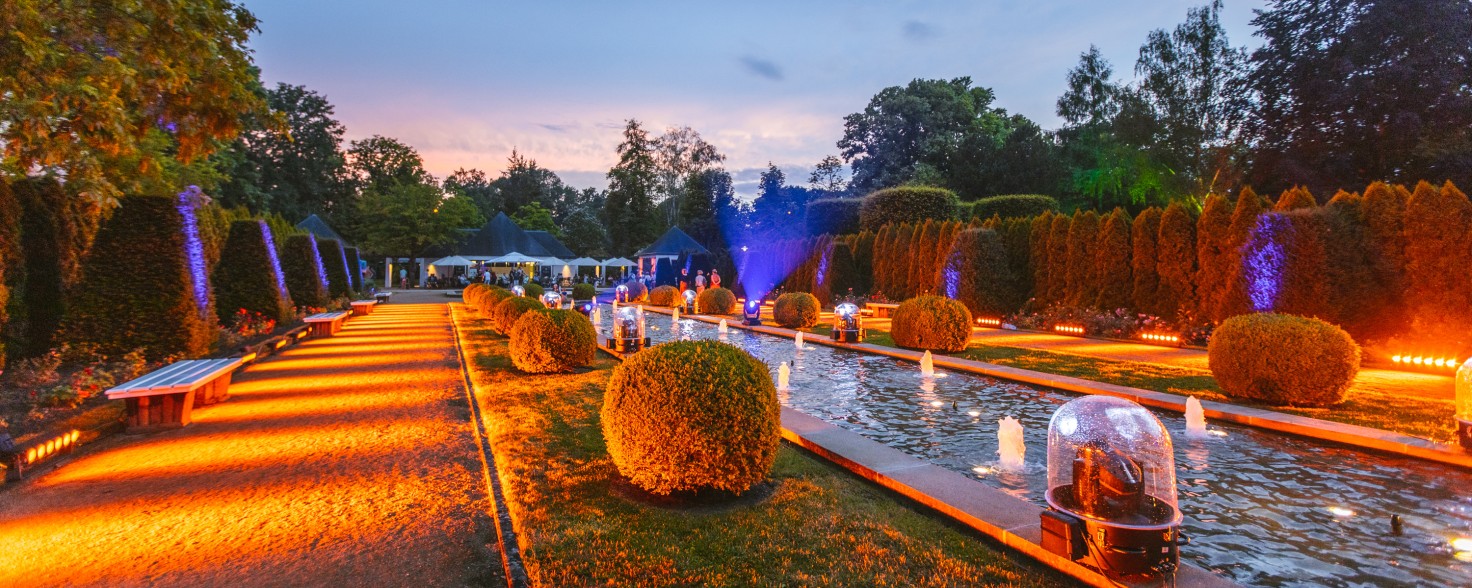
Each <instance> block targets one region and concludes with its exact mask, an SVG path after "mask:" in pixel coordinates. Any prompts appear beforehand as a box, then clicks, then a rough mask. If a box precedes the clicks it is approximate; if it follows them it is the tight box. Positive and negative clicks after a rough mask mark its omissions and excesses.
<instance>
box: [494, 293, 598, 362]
mask: <svg viewBox="0 0 1472 588" xmlns="http://www.w3.org/2000/svg"><path fill="white" fill-rule="evenodd" d="M508 335H510V337H511V343H510V352H511V363H512V364H513V365H515V366H516V369H519V370H521V371H523V372H526V373H529V374H550V373H555V372H570V371H572V369H573V368H576V367H581V366H585V365H588V364H590V363H592V362H593V353H594V352H595V351H596V350H597V346H598V341H597V334H596V333H595V332H594V331H593V323H590V322H588V317H585V316H583V315H581V314H578V313H577V312H576V311H572V310H552V309H541V310H532V311H528V312H525V313H522V315H521V318H518V319H516V324H514V325H512V326H511V332H510V333H508Z"/></svg>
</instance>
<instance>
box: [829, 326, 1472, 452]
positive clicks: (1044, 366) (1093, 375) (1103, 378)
mask: <svg viewBox="0 0 1472 588" xmlns="http://www.w3.org/2000/svg"><path fill="white" fill-rule="evenodd" d="M803 330H804V331H808V332H811V333H813V334H815V335H819V336H823V337H827V336H829V333H831V331H832V329H831V327H830V326H829V325H817V326H815V327H813V328H811V329H803ZM864 342H865V343H870V344H873V345H881V346H885V347H896V345H895V344H894V339H892V338H890V336H889V333H888V332H887V331H880V330H875V329H866V330H865V334H864ZM949 355H951V356H952V357H960V358H965V359H971V360H975V361H982V362H986V363H991V364H996V365H1004V366H1008V367H1015V368H1020V369H1025V370H1032V371H1035V372H1042V373H1046V374H1054V375H1059V376H1072V377H1075V378H1082V379H1085V380H1091V381H1094V382H1104V383H1107V384H1116V385H1120V386H1129V387H1131V388H1140V389H1143V390H1154V391H1156V392H1168V393H1171V394H1179V395H1182V396H1195V397H1197V398H1199V399H1201V400H1213V401H1216V402H1223V403H1227V404H1234V405H1237V406H1248V407H1252V408H1261V409H1264V410H1272V411H1277V412H1283V413H1287V414H1296V415H1300V416H1306V417H1312V418H1316V419H1323V420H1326V421H1333V422H1336V423H1345V424H1350V425H1359V426H1362V427H1371V428H1375V429H1380V430H1384V431H1392V432H1396V433H1400V434H1403V435H1411V436H1414V437H1421V438H1424V439H1430V440H1432V441H1436V442H1438V443H1456V439H1457V435H1456V433H1457V431H1456V422H1455V419H1454V415H1455V412H1456V407H1455V405H1454V403H1453V401H1452V400H1451V399H1440V398H1432V397H1416V396H1407V395H1406V394H1405V393H1404V390H1396V389H1389V390H1387V389H1383V388H1381V387H1379V386H1376V385H1373V384H1355V386H1354V387H1353V388H1352V389H1351V390H1350V394H1349V400H1346V401H1345V402H1343V403H1341V404H1339V405H1338V406H1334V407H1331V408H1293V407H1283V406H1271V405H1266V404H1259V403H1254V402H1247V401H1243V400H1239V399H1233V398H1229V397H1227V396H1226V395H1224V394H1222V391H1221V388H1220V387H1218V386H1217V383H1216V378H1213V377H1212V376H1211V372H1209V371H1206V370H1198V369H1191V368H1183V367H1176V366H1168V365H1161V364H1156V363H1146V362H1134V361H1115V360H1110V359H1100V358H1095V357H1087V356H1082V355H1073V354H1069V353H1057V352H1052V351H1042V350H1038V349H1027V348H1022V347H1008V346H1001V345H985V344H980V343H975V342H972V343H971V346H970V347H969V348H967V349H966V351H963V352H961V353H952V354H949Z"/></svg>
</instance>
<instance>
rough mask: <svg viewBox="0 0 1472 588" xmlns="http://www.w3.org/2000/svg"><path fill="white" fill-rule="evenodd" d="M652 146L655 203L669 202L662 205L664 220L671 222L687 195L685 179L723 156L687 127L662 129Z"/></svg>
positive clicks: (723, 159) (674, 219)
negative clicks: (655, 167)
mask: <svg viewBox="0 0 1472 588" xmlns="http://www.w3.org/2000/svg"><path fill="white" fill-rule="evenodd" d="M654 149H655V163H656V164H657V165H658V166H659V198H658V199H656V202H660V201H665V200H668V201H670V202H669V206H667V207H666V208H665V209H666V211H667V213H666V214H667V216H666V217H665V223H666V224H675V223H676V222H677V221H678V220H679V218H680V216H681V214H680V209H681V208H682V207H683V206H684V204H685V198H686V197H687V196H688V195H689V194H688V193H687V192H686V191H685V187H686V180H687V179H688V178H689V177H690V175H691V174H695V173H698V172H700V171H703V170H705V169H708V168H710V167H712V166H716V165H719V164H720V163H721V162H722V161H725V160H726V156H725V155H722V154H721V153H720V152H719V151H717V150H716V148H715V146H714V145H711V144H710V143H706V142H705V139H702V138H701V137H700V133H699V132H696V130H695V129H692V128H690V127H670V128H668V129H665V132H664V134H663V135H660V137H659V138H658V139H655V140H654Z"/></svg>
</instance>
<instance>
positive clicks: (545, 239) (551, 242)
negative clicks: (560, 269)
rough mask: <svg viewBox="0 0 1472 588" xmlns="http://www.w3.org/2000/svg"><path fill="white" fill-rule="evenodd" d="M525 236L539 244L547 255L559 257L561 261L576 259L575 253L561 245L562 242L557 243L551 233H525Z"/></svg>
mask: <svg viewBox="0 0 1472 588" xmlns="http://www.w3.org/2000/svg"><path fill="white" fill-rule="evenodd" d="M526 234H527V235H528V236H530V237H531V238H532V239H535V240H536V241H537V243H539V244H541V245H542V247H543V248H544V249H546V250H547V253H549V254H551V255H552V256H553V257H560V258H562V259H572V258H574V257H577V254H576V253H573V252H572V250H571V249H568V248H567V246H566V245H563V244H562V241H558V240H557V237H553V236H552V233H548V232H547V231H527V232H526Z"/></svg>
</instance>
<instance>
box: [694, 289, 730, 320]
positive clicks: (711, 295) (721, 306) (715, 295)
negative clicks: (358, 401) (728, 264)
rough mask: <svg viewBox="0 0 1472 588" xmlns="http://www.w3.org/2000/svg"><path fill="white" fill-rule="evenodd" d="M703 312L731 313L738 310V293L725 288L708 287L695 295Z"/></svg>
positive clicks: (697, 303) (697, 304)
mask: <svg viewBox="0 0 1472 588" xmlns="http://www.w3.org/2000/svg"><path fill="white" fill-rule="evenodd" d="M695 305H696V306H698V307H699V308H700V313H701V314H715V315H723V314H731V312H732V311H735V310H736V294H734V293H732V292H731V291H730V290H727V289H725V288H706V289H705V290H704V291H702V292H701V293H700V294H698V295H696V296H695Z"/></svg>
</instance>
